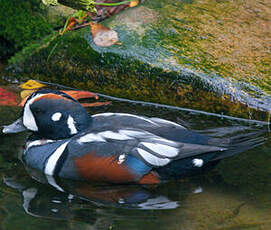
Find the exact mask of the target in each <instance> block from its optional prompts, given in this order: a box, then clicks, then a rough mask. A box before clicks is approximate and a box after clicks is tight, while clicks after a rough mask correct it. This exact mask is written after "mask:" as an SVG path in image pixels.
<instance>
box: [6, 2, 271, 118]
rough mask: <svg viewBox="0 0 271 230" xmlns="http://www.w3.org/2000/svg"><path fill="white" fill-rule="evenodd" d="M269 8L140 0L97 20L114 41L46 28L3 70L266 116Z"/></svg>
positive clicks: (149, 98) (197, 106) (195, 106)
mask: <svg viewBox="0 0 271 230" xmlns="http://www.w3.org/2000/svg"><path fill="white" fill-rule="evenodd" d="M270 12H271V6H270V3H269V1H268V0H263V1H258V0H257V1H252V0H251V1H241V0H238V1H233V0H228V1H209V0H203V1H193V2H191V1H173V0H170V1H144V2H143V3H142V4H141V5H140V6H138V7H135V8H131V9H128V10H125V11H123V12H121V13H119V14H117V15H116V16H114V17H112V18H110V19H108V20H106V21H104V22H103V24H104V25H105V26H107V27H110V28H112V29H114V30H115V31H117V33H118V37H119V40H120V44H117V45H114V46H111V47H106V48H104V47H97V46H96V45H95V44H94V43H93V41H92V37H91V33H90V29H89V28H84V29H81V30H78V31H73V32H68V33H66V34H65V35H64V36H62V37H57V36H56V34H51V35H49V36H47V37H44V39H43V40H42V41H41V42H38V43H36V44H30V45H29V46H27V47H25V48H24V49H23V50H22V51H21V52H19V53H17V54H16V55H15V56H14V57H12V58H11V59H10V61H9V63H10V68H9V71H8V73H7V74H8V76H9V77H16V78H20V79H25V78H27V79H29V78H34V79H40V80H45V81H50V82H55V83H61V84H65V85H68V86H73V87H76V88H82V89H87V90H92V91H97V92H100V93H106V94H109V95H113V96H118V97H126V98H130V99H137V100H144V101H152V102H158V103H165V104H170V105H177V106H183V107H188V108H193V109H200V110H204V111H209V112H216V113H222V114H227V115H232V116H238V117H245V118H252V119H260V120H268V119H269V113H268V111H269V110H270V108H271V107H270V104H271V103H270V102H271V98H270V95H269V94H270V86H269V82H270V60H271V57H270V54H271V47H270V45H268V44H270V38H271V36H270V31H271V29H270V26H271V22H270V17H268V15H270ZM52 50H53V52H52ZM48 57H49V58H48Z"/></svg>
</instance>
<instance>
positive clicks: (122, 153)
mask: <svg viewBox="0 0 271 230" xmlns="http://www.w3.org/2000/svg"><path fill="white" fill-rule="evenodd" d="M24 130H29V131H31V132H32V133H33V134H32V136H30V138H29V140H28V141H27V143H26V148H25V151H24V154H23V157H22V160H23V162H24V163H25V164H26V165H27V166H28V167H31V168H33V169H37V170H40V171H42V172H43V173H44V174H45V175H48V176H52V177H55V176H58V177H61V178H69V179H75V180H89V181H96V182H109V183H118V184H121V183H139V184H155V183H160V182H163V181H167V180H170V179H173V178H175V179H176V178H182V177H185V176H187V175H193V174H197V173H201V172H202V171H203V170H206V169H209V168H212V167H213V166H214V165H215V164H216V163H217V162H218V161H219V160H220V159H222V158H225V157H228V156H231V155H234V154H236V153H238V152H240V151H243V150H244V149H248V148H252V147H254V146H255V143H256V142H257V141H249V140H248V141H247V143H246V141H243V142H242V144H241V146H242V147H239V148H237V147H236V146H238V145H236V144H235V145H232V143H231V141H229V142H228V143H227V142H226V141H221V143H219V142H218V141H216V142H215V141H213V140H214V138H212V137H209V136H207V135H203V134H200V133H198V132H195V131H192V130H188V129H186V128H185V127H183V126H182V125H180V124H177V123H174V122H172V121H168V120H164V119H160V118H153V117H152V118H148V117H144V116H139V115H134V114H128V113H100V114H95V115H89V114H88V113H87V111H86V110H85V108H84V107H82V106H81V104H80V103H79V102H78V101H76V100H75V99H73V98H72V97H71V96H69V95H67V94H65V93H63V92H60V91H57V90H51V89H43V90H39V91H37V92H35V93H33V94H32V95H31V96H30V97H29V98H28V99H27V101H26V103H25V105H24V108H23V111H22V116H21V117H20V118H19V119H18V120H16V121H15V122H14V123H12V124H11V125H8V126H4V129H3V132H4V133H16V132H21V131H24ZM255 140H256V138H255ZM212 143H213V144H212ZM214 143H216V144H214ZM232 146H234V147H232Z"/></svg>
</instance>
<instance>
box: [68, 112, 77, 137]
mask: <svg viewBox="0 0 271 230" xmlns="http://www.w3.org/2000/svg"><path fill="white" fill-rule="evenodd" d="M67 125H68V127H69V129H70V131H71V132H70V134H76V133H77V129H76V127H75V121H74V119H73V117H72V116H71V115H69V117H68V120H67Z"/></svg>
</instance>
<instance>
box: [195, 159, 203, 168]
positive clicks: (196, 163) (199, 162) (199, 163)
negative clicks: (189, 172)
mask: <svg viewBox="0 0 271 230" xmlns="http://www.w3.org/2000/svg"><path fill="white" fill-rule="evenodd" d="M192 163H193V165H194V166H195V167H202V165H203V160H202V159H197V158H195V159H193V160H192Z"/></svg>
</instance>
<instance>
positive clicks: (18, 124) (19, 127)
mask: <svg viewBox="0 0 271 230" xmlns="http://www.w3.org/2000/svg"><path fill="white" fill-rule="evenodd" d="M3 127H4V128H3V130H2V132H3V133H5V134H7V133H19V132H22V131H25V130H27V128H26V127H25V126H24V124H23V118H22V117H20V118H19V119H17V120H16V121H14V122H13V123H12V124H10V125H4V126H3Z"/></svg>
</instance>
